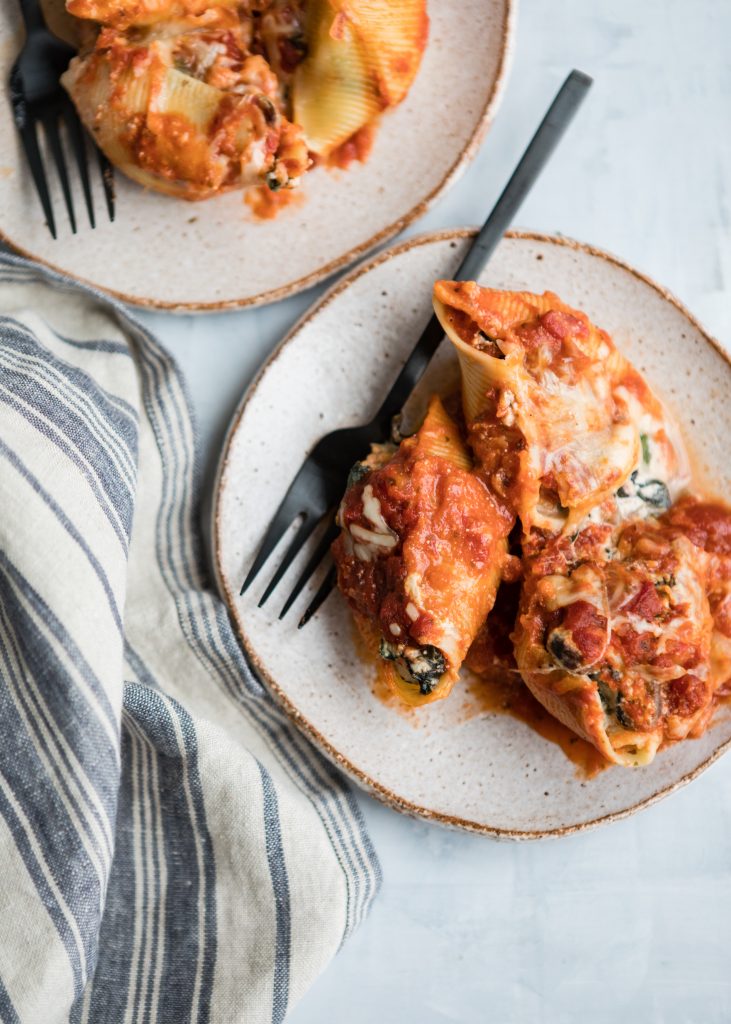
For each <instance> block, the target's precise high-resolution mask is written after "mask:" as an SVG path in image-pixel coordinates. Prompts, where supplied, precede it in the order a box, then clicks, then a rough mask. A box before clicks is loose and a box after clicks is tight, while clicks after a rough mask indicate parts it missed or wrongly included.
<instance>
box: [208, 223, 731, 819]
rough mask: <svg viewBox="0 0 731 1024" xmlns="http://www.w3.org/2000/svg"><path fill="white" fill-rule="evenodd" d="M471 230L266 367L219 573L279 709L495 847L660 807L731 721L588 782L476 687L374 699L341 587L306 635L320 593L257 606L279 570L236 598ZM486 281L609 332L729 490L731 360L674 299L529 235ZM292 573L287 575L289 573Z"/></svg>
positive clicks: (252, 403)
mask: <svg viewBox="0 0 731 1024" xmlns="http://www.w3.org/2000/svg"><path fill="white" fill-rule="evenodd" d="M467 236H468V232H464V231H458V232H448V233H440V234H436V235H429V236H426V237H422V238H419V239H416V240H413V241H411V242H407V243H406V244H404V245H401V246H398V247H395V248H393V249H390V250H389V251H387V252H386V253H384V254H382V255H380V256H379V257H377V258H376V259H374V260H372V261H371V262H369V263H366V264H363V265H361V266H359V267H357V268H356V269H355V270H353V271H352V272H351V273H350V274H349V275H348V276H347V277H345V278H344V279H343V280H341V281H339V282H338V284H337V285H336V286H335V287H334V288H333V289H332V290H331V291H330V292H329V293H328V294H327V295H326V296H325V297H324V298H323V299H322V300H321V301H320V302H319V303H318V304H317V305H316V306H315V307H314V308H313V309H312V310H311V311H310V312H309V313H308V314H307V316H306V317H305V318H304V319H303V320H302V321H301V322H300V323H299V324H298V325H297V326H296V327H295V328H294V330H293V331H292V332H291V333H290V335H289V336H288V337H287V338H286V339H285V341H284V342H283V343H282V345H281V346H280V348H279V349H278V350H277V351H276V352H275V354H274V355H273V356H272V358H271V359H270V360H269V362H268V363H267V364H266V366H265V367H264V369H263V371H262V372H261V374H260V375H259V377H258V379H257V380H256V382H255V384H254V385H253V387H252V388H251V390H250V391H249V393H248V395H247V396H246V397H245V398H244V400H243V402H242V404H241V406H240V408H239V410H238V412H237V414H236V417H235V419H234V422H233V425H232V427H231V430H230V432H229V436H228V439H227V442H226V445H225V449H224V453H223V457H222V461H221V466H220V470H219V479H218V486H217V501H216V507H215V512H214V546H215V558H216V565H217V573H218V579H219V584H220V587H221V590H222V592H223V594H224V596H225V598H226V601H227V602H228V605H229V608H230V610H231V614H232V615H233V618H234V621H235V623H236V626H237V629H238V632H239V635H240V637H241V640H242V641H243V643H244V645H245V647H246V649H247V650H248V652H249V654H250V656H251V659H252V661H253V663H254V664H255V665H256V667H257V668H258V670H259V672H260V673H261V675H262V676H263V678H264V679H265V680H266V681H267V683H268V684H269V686H270V687H271V689H272V691H273V693H274V695H275V696H276V698H277V699H278V700H279V701H281V702H282V704H283V705H284V707H285V708H286V709H287V711H288V712H289V713H290V714H291V715H292V717H293V718H294V719H295V721H296V722H297V723H298V724H299V725H300V726H301V727H302V728H303V729H304V730H305V732H306V733H307V734H308V735H309V736H310V737H311V738H312V740H313V741H314V742H315V743H316V744H317V745H318V746H319V747H320V748H321V749H322V750H323V751H324V752H325V753H326V754H327V756H328V757H330V758H331V759H332V760H333V761H335V762H336V763H337V764H338V765H339V766H340V767H341V768H343V769H344V771H345V772H347V774H348V775H350V776H351V777H352V778H354V779H355V780H356V781H357V782H358V783H360V784H361V785H363V786H364V787H366V788H368V789H370V790H371V791H373V793H374V794H375V795H376V796H379V797H381V798H382V799H384V800H385V801H387V802H388V803H390V804H392V805H393V806H394V807H396V808H398V809H399V810H403V811H407V812H410V813H413V814H418V815H421V816H423V817H425V818H428V819H430V820H433V821H439V822H442V823H446V824H451V825H456V826H460V827H463V828H467V829H472V830H475V831H479V832H484V833H486V834H488V835H492V836H497V837H505V838H514V839H527V838H534V837H541V836H550V835H566V834H568V833H570V832H574V831H577V830H579V829H585V828H589V827H591V826H593V825H598V824H600V823H603V822H608V821H612V820H614V819H616V818H620V817H623V816H625V815H628V814H631V813H633V812H635V811H637V810H639V809H640V808H642V807H647V806H648V805H649V804H651V803H653V802H654V801H655V800H657V799H659V798H660V797H662V796H664V795H666V794H667V793H670V792H672V790H674V789H676V788H677V787H678V786H681V785H683V784H684V783H686V782H688V781H689V780H690V779H692V778H694V777H695V776H696V775H698V773H699V772H701V771H702V770H703V769H704V768H706V767H707V766H708V765H709V764H711V762H712V761H714V760H715V759H716V758H717V757H718V756H719V755H720V754H721V753H722V751H724V750H725V749H726V748H727V747H728V746H729V745H731V714H728V713H727V710H728V709H722V711H721V713H720V716H719V718H718V720H717V722H716V724H715V725H714V727H713V728H712V729H711V730H710V731H709V732H708V733H707V734H706V735H705V736H704V737H703V738H702V739H700V740H693V741H688V742H685V743H681V744H679V745H678V746H676V747H674V748H672V749H670V750H668V751H665V752H663V753H661V754H660V755H659V756H658V757H657V758H656V759H655V761H654V763H653V764H652V765H651V766H649V767H647V768H642V769H637V770H634V771H633V770H629V769H622V768H609V769H607V770H605V771H604V772H602V773H601V774H600V775H599V776H597V777H595V778H593V779H591V780H587V779H585V778H581V777H580V776H578V775H577V773H576V768H575V766H574V765H573V764H572V763H571V762H570V761H569V760H567V758H566V756H565V755H564V754H563V752H562V751H561V750H560V748H559V747H557V746H556V745H554V744H553V743H550V742H548V741H547V740H544V739H542V738H541V737H540V736H539V735H538V734H537V733H536V732H534V731H532V730H531V729H530V728H529V727H528V726H526V725H524V724H523V723H522V722H521V721H519V720H517V719H514V718H511V717H509V716H507V715H501V714H494V713H478V712H477V711H476V709H475V708H472V709H471V710H470V707H469V703H470V702H469V699H468V698H467V695H466V691H465V688H464V686H463V687H462V688H461V689H460V685H458V686H457V687H456V688H455V690H454V691H453V692H452V694H451V695H450V697H449V698H448V699H447V700H445V701H440V702H439V703H436V704H431V705H428V706H427V707H425V708H421V709H419V710H418V711H417V712H413V713H411V714H408V715H405V714H403V713H399V712H398V711H396V710H394V708H393V707H389V706H386V705H385V704H384V703H382V702H381V701H380V700H378V699H377V698H376V697H375V696H374V695H373V693H372V692H371V681H372V676H373V670H372V668H371V667H369V666H368V665H367V664H364V663H363V662H362V661H361V660H360V659H359V658H358V655H357V654H356V651H355V648H354V644H353V630H352V626H351V622H350V617H349V613H348V611H347V610H346V607H345V604H344V602H343V601H342V600H341V598H340V595H339V594H338V593H334V594H332V595H331V597H330V598H329V599H328V600H327V601H326V603H325V604H324V605H323V607H322V609H321V610H320V612H319V613H318V615H317V616H315V618H314V619H313V620H312V621H311V622H310V624H309V625H308V626H307V628H306V629H303V630H300V631H297V629H296V628H295V626H296V622H297V619H298V617H299V616H298V614H297V613H298V612H299V613H301V611H302V610H303V608H304V607H305V606H306V604H307V602H308V601H309V599H310V597H311V595H312V589H310V590H309V591H307V592H306V593H304V594H303V595H301V596H300V599H299V601H298V603H297V605H296V606H295V608H294V610H293V612H290V614H289V615H288V616H287V618H286V619H285V620H284V621H282V622H280V621H278V619H277V613H278V612H279V609H280V607H281V604H282V602H283V600H284V597H285V596H286V593H287V589H286V586H284V585H280V588H279V590H278V591H276V592H275V595H274V597H273V598H272V599H271V600H270V602H269V603H268V604H267V605H266V606H265V608H264V609H258V608H257V607H256V602H257V600H258V598H259V596H260V594H261V592H262V590H263V588H264V586H265V584H266V581H267V579H268V576H269V573H271V572H272V571H273V569H274V566H275V563H276V559H274V560H273V562H272V563H270V565H269V573H267V572H266V571H265V572H264V573H262V575H261V577H260V579H259V580H258V581H257V584H256V585H255V586H253V587H252V588H251V590H250V591H249V592H248V593H247V594H246V595H245V596H244V597H239V596H238V592H239V588H240V586H241V581H242V579H243V577H244V575H245V573H246V569H247V567H248V566H249V564H250V562H251V560H252V558H253V555H254V552H255V549H256V547H257V545H258V543H259V541H260V539H261V537H262V535H263V533H264V530H265V527H266V525H267V524H268V522H269V520H270V518H271V516H272V514H273V512H274V510H275V508H276V506H277V504H278V503H279V501H280V499H281V497H282V494H283V492H284V490H285V488H286V486H287V485H288V483H289V481H290V480H291V478H292V476H293V475H294V473H295V472H296V470H297V469H298V468H299V466H300V464H301V462H302V460H303V458H304V457H305V455H306V453H307V451H308V450H309V449H310V448H311V446H312V445H313V444H314V442H315V441H316V440H317V439H318V438H319V437H320V436H321V435H322V434H323V433H324V432H326V431H328V430H333V429H335V428H337V427H343V426H348V425H352V424H356V423H360V422H366V421H367V420H368V419H370V417H371V415H372V414H373V413H374V411H375V409H376V408H377V406H378V405H379V404H380V400H381V397H382V396H383V394H384V392H385V391H386V390H387V389H388V387H389V385H390V383H391V381H392V380H393V378H394V377H395V375H396V372H397V369H398V368H399V366H400V365H401V363H402V361H403V359H404V358H405V357H406V355H407V354H408V352H409V351H410V350H411V348H412V346H413V344H414V343H415V341H416V339H417V337H418V335H419V332H420V330H421V328H422V326H423V325H424V322H425V319H426V317H427V316H428V314H429V310H430V294H431V286H432V283H433V281H434V280H435V279H436V278H438V277H445V276H446V277H449V276H450V274H451V273H452V271H454V270H455V268H456V267H457V265H458V264H459V262H460V259H461V257H462V256H463V254H464V252H465V249H466V247H467ZM483 282H484V283H485V284H489V285H491V286H492V287H499V288H512V289H528V290H530V291H543V290H544V289H551V290H553V291H555V292H557V293H558V294H559V295H560V296H561V297H562V298H563V299H564V300H565V301H566V302H568V303H570V304H572V305H575V306H578V307H579V308H581V309H583V310H585V311H586V312H587V313H588V315H589V316H590V317H591V318H592V319H593V320H594V321H595V322H596V323H598V324H600V325H601V326H602V327H605V328H606V329H608V330H609V331H610V332H611V334H612V335H613V337H614V339H615V341H616V342H617V344H618V345H619V346H620V347H621V349H622V350H623V351H624V352H626V353H627V355H628V356H629V357H630V358H631V359H632V360H633V361H634V362H635V363H636V365H637V366H638V367H639V368H640V369H641V370H642V371H643V373H645V374H646V375H647V378H648V379H649V381H650V383H651V384H652V385H653V386H654V387H655V388H656V389H657V391H658V392H659V393H660V394H661V395H662V396H663V397H664V398H665V400H666V401H667V403H668V405H669V406H670V408H671V409H673V411H674V412H675V413H676V414H677V416H678V417H679V418H680V421H681V423H682V424H683V425H684V427H685V428H686V431H687V433H688V434H689V435H690V436H691V437H692V439H693V448H694V454H695V456H696V458H697V459H698V460H699V461H700V463H701V464H702V465H703V466H704V467H705V469H706V470H707V472H708V474H709V478H710V479H713V480H714V481H715V482H716V489H717V490H718V491H719V492H720V493H725V494H731V463H729V460H728V454H727V439H728V433H729V427H730V425H731V412H729V401H728V396H729V394H730V393H731V366H730V365H729V361H728V358H727V356H726V355H725V354H724V353H723V352H722V350H721V349H720V348H719V347H718V345H717V344H716V343H715V342H714V341H713V340H712V339H711V338H709V337H708V336H707V335H706V334H704V332H703V331H702V330H701V328H700V327H699V325H698V324H697V323H696V322H695V321H694V320H693V318H692V317H691V316H690V314H688V313H687V312H686V311H685V310H684V309H683V308H682V307H681V306H680V305H679V304H678V303H677V302H676V301H675V300H674V299H673V298H672V297H671V296H669V295H668V294H667V293H666V292H664V291H663V290H662V289H660V288H659V287H657V285H655V284H653V283H652V282H651V281H650V280H648V279H647V278H646V277H643V276H642V275H641V274H639V273H637V272H636V271H634V270H632V269H631V268H630V267H628V266H626V265H625V264H623V263H620V262H619V261H618V260H616V259H614V258H613V257H611V256H607V255H606V254H605V253H602V252H597V251H596V250H593V249H590V248H588V247H586V246H582V245H579V244H577V243H574V242H570V241H567V240H565V239H558V238H546V237H542V236H535V235H526V234H514V235H511V236H510V237H508V238H507V239H506V240H505V241H503V243H502V244H501V246H500V247H499V249H498V250H497V253H496V254H495V256H494V258H493V260H492V262H491V264H490V267H489V269H488V271H487V273H486V274H485V275H484V277H483ZM455 362H456V360H454V358H453V356H452V353H451V351H449V350H448V348H447V346H446V344H445V345H444V346H442V348H441V349H440V350H439V352H438V354H437V356H436V357H435V360H434V362H433V363H432V365H431V366H430V368H429V371H428V372H427V377H426V379H425V380H423V381H422V384H421V385H420V392H421V396H418V395H417V396H416V399H415V400H416V404H417V405H418V404H419V401H420V399H421V400H423V396H424V394H426V393H428V392H429V391H430V390H434V389H435V388H437V387H438V388H439V389H440V390H441V386H442V384H443V381H444V378H445V375H448V374H452V373H455ZM455 378H456V374H455ZM283 546H284V545H283ZM283 546H282V547H283ZM279 550H280V553H281V550H282V548H280V549H279ZM306 557H307V552H304V553H303V554H302V556H301V558H300V559H298V561H297V563H295V570H296V569H297V567H298V566H299V567H301V566H302V565H303V564H304V560H305V559H306ZM294 578H296V577H295V576H294V571H293V570H290V574H289V575H288V576H287V577H286V578H285V579H289V580H293V579H294ZM316 582H317V581H316Z"/></svg>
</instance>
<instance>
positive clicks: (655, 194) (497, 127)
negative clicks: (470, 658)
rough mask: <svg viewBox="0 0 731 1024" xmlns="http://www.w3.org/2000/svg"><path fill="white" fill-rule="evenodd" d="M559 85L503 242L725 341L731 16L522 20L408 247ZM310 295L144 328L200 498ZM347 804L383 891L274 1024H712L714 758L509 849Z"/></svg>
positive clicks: (643, 1)
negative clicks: (183, 424)
mask: <svg viewBox="0 0 731 1024" xmlns="http://www.w3.org/2000/svg"><path fill="white" fill-rule="evenodd" d="M430 2H431V3H438V2H439V0H430ZM478 45H479V41H478ZM572 66H577V67H579V68H581V69H582V70H584V71H587V72H588V73H590V74H591V75H593V76H594V78H595V86H594V88H593V90H592V92H591V94H590V97H589V99H588V101H587V103H586V104H585V108H584V109H583V111H582V112H581V114H580V117H579V119H578V120H577V122H576V124H575V125H574V127H573V128H572V130H571V132H570V134H569V135H568V136H567V137H566V139H565V141H564V142H563V143H562V146H561V149H560V150H559V152H558V153H557V155H556V157H555V158H554V161H553V163H552V165H551V167H550V168H549V169H548V171H547V172H546V173H545V175H544V177H543V179H542V180H541V182H540V184H539V186H538V187H537V188H536V190H535V192H534V194H533V195H532V196H531V197H530V199H529V200H528V201H527V202H526V204H525V206H524V208H523V210H522V211H521V214H520V217H519V225H518V226H522V227H527V228H534V229H538V230H545V231H561V232H562V233H564V234H566V235H569V236H573V237H575V238H579V239H581V240H583V241H587V242H591V243H593V244H595V245H598V246H600V247H603V248H606V249H609V250H610V251H611V252H614V253H616V254H617V255H619V256H622V257H624V258H625V259H627V260H628V261H630V262H631V263H633V264H635V265H636V266H637V267H639V268H640V269H642V270H645V271H647V272H648V273H649V274H650V275H651V276H653V277H654V278H655V279H656V280H658V281H660V282H661V283H663V284H664V285H666V286H667V287H668V288H670V290H671V291H673V292H674V293H675V294H676V295H677V296H678V297H679V298H680V299H681V300H682V301H684V302H685V303H686V304H687V305H688V306H689V308H690V309H691V310H692V311H693V312H694V313H695V314H696V315H697V316H698V317H699V318H700V320H701V322H703V323H704V324H705V325H706V327H708V328H709V329H710V330H711V332H712V333H714V334H715V335H716V336H717V337H719V338H720V339H721V340H722V341H724V342H726V343H728V342H730V341H731V287H730V285H731V210H730V205H731V0H551V2H549V0H522V4H521V9H520V12H519V19H518V36H517V46H516V51H515V56H514V63H513V68H512V73H511V76H510V79H509V82H508V86H507V91H506V94H505V97H504V99H503V103H502V105H501V107H500V110H499V111H498V114H497V117H496V121H495V124H494V126H493V128H492V130H491V131H490V133H489V135H488V137H487V139H486V141H485V143H484V145H483V148H482V151H481V153H480V154H479V156H478V158H477V159H476V160H475V162H474V164H473V165H472V166H471V167H470V169H469V170H468V171H467V173H466V174H465V175H464V177H463V178H462V179H461V181H460V182H459V183H458V184H457V185H456V186H455V188H454V189H453V190H452V192H451V193H450V194H449V195H448V196H447V197H446V198H444V199H442V201H441V202H440V203H439V204H438V205H437V206H436V207H435V208H434V209H433V210H432V211H431V213H430V214H429V215H428V216H426V217H425V218H424V219H423V220H422V221H420V222H419V223H417V224H416V225H414V226H413V227H412V229H411V230H410V231H409V232H408V233H409V234H415V233H418V232H420V231H423V230H426V229H431V228H438V227H446V226H454V225H462V224H472V223H478V222H481V221H482V220H483V218H484V215H485V214H486V212H487V210H488V208H489V206H490V205H491V204H492V202H493V201H494V200H495V198H496V197H497V195H498V193H499V191H500V189H501V187H502V185H503V184H504V182H505V180H506V178H507V176H508V174H509V173H510V171H511V170H512V167H513V165H514V163H515V161H516V160H517V158H518V156H519V154H520V152H521V150H522V148H523V147H524V145H525V144H526V142H527V140H528V138H529V137H530V135H531V134H532V132H533V130H534V128H535V126H536V124H537V122H538V120H539V119H540V117H541V115H542V114H543V111H544V109H545V107H546V106H547V104H548V102H549V100H550V99H551V97H552V95H553V93H554V91H555V89H556V88H557V87H558V85H559V84H560V82H561V80H562V78H563V76H564V74H565V73H566V72H567V71H568V70H569V69H570V68H571V67H572ZM437 116H438V115H437ZM424 130H427V126H426V125H425V129H424ZM186 258H190V255H189V254H186ZM320 291H321V290H318V289H315V290H311V291H309V292H307V293H305V294H304V295H300V296H297V297H295V298H293V299H290V300H288V301H286V302H282V303H279V304H278V305H275V306H271V307H269V308H268V309H261V310H251V311H247V312H242V313H231V314H224V315H220V316H217V317H210V316H207V317H182V318H176V317H173V316H170V315H162V314H160V315H157V314H145V317H144V318H145V320H146V322H147V323H148V324H149V325H150V326H151V327H152V329H153V330H154V331H155V332H156V333H157V334H158V335H159V337H161V338H162V340H163V341H164V342H165V344H166V345H168V346H169V347H170V349H171V350H172V351H173V352H174V353H175V354H176V356H177V357H178V359H179V361H180V363H181V365H182V367H183V370H184V372H185V374H186V376H187V378H188V381H189V384H190V388H191V391H192V394H193V398H194V402H195V406H196V411H197V415H198V422H199V427H200V432H201V439H202V452H201V454H202V456H203V459H204V466H205V468H206V473H207V476H208V479H209V480H210V478H211V474H212V471H213V467H214V464H215V460H216V457H217V453H218V450H219V447H220V443H221V439H222V435H223V432H224V430H225V427H226V425H227V422H228V420H229V418H230V415H231V413H232V411H233V409H234V407H235V405H236V403H237V402H238V400H239V398H240V396H241V394H242V392H243V390H244V388H245V387H246V385H247V383H248V381H249V380H250V378H251V376H252V374H253V373H254V371H255V370H256V368H257V367H258V366H259V365H260V363H261V361H262V360H263V359H264V358H265V356H266V355H267V353H268V352H269V351H270V350H271V348H272V347H273V345H274V344H275V343H276V342H277V340H278V339H279V338H280V337H281V336H282V334H283V333H284V332H285V331H286V330H287V329H288V328H289V326H290V325H291V324H292V323H293V321H294V320H295V319H296V318H297V317H298V316H299V315H300V313H301V312H302V311H303V310H304V309H305V308H306V307H307V306H308V305H309V304H310V303H311V302H312V301H313V300H314V299H315V298H316V297H317V296H318V294H320ZM729 400H730V401H731V395H730V396H729ZM360 803H361V806H362V808H363V811H364V814H365V816H366V818H367V821H368V824H369V826H370V829H371V834H372V837H373V840H374V843H375V845H376V848H377V850H378V853H379V855H380V858H381V863H382V866H383V873H384V884H383V891H382V893H381V896H380V898H379V900H378V901H377V903H376V906H375V908H374V910H373V912H372V914H371V917H370V919H369V920H368V921H367V922H366V924H365V925H364V927H363V928H362V929H361V931H360V932H359V933H358V934H357V935H356V936H355V938H354V939H353V940H352V941H351V942H350V943H349V945H348V946H347V947H346V948H345V949H344V950H343V951H342V952H341V953H340V954H339V956H338V957H337V959H336V960H335V962H334V963H333V964H332V966H331V967H330V968H329V970H328V971H327V972H326V973H325V975H324V976H323V977H322V978H321V979H320V980H319V981H318V982H317V983H316V984H315V986H314V987H313V989H312V990H311V991H310V992H309V993H308V995H307V996H305V998H304V999H303V1001H302V1002H301V1003H300V1005H299V1006H298V1007H297V1008H296V1009H295V1011H294V1012H293V1014H292V1016H291V1018H290V1019H291V1021H292V1024H331V1022H337V1024H373V1022H379V1024H380V1022H383V1024H391V1022H399V1024H412V1022H413V1024H416V1022H418V1024H428V1022H432V1021H470V1022H472V1021H490V1022H491V1024H502V1022H513V1021H517V1022H523V1021H525V1022H531V1024H543V1022H545V1024H563V1022H574V1021H585V1020H586V1021H590V1022H592V1024H604V1022H607V1024H609V1022H610V1021H611V1024H617V1021H625V1020H626V1021H629V1020H631V1021H639V1020H641V1021H643V1022H645V1024H654V1022H662V1024H665V1022H671V1024H681V1022H690V1024H729V1022H731V757H727V758H726V759H725V761H722V762H721V763H719V764H717V765H716V766H714V767H713V768H712V769H711V770H710V771H709V772H708V773H707V774H706V775H704V776H703V777H702V778H701V779H700V780H698V781H697V782H696V783H694V784H693V785H691V786H690V787H689V788H687V789H685V790H683V791H681V792H680V793H677V794H675V795H674V796H672V797H670V798H669V799H668V800H666V801H664V802H663V803H661V804H659V805H658V806H656V807H654V808H651V809H650V810H648V811H645V812H644V813H641V814H639V815H637V816H635V817H634V818H631V819H630V820H628V821H624V822H619V823H617V824H615V825H611V826H609V827H607V828H603V829H600V830H598V831H595V832H592V833H590V834H588V835H583V836H576V837H573V838H569V839H563V840H559V841H553V842H546V843H538V844H529V845H525V846H516V845H510V844H497V843H494V842H491V841H490V840H487V839H484V838H481V837H475V836H468V835H461V834H459V833H452V832H448V831H446V830H442V829H439V828H437V827H435V826H428V825H426V824H423V823H421V822H416V821H411V820H409V819H407V818H404V817H401V816H399V815H397V814H396V813H395V812H393V811H390V810H387V809H386V808H384V807H381V806H380V805H378V804H377V803H375V802H374V801H373V800H371V799H370V798H368V797H365V796H361V798H360Z"/></svg>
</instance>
